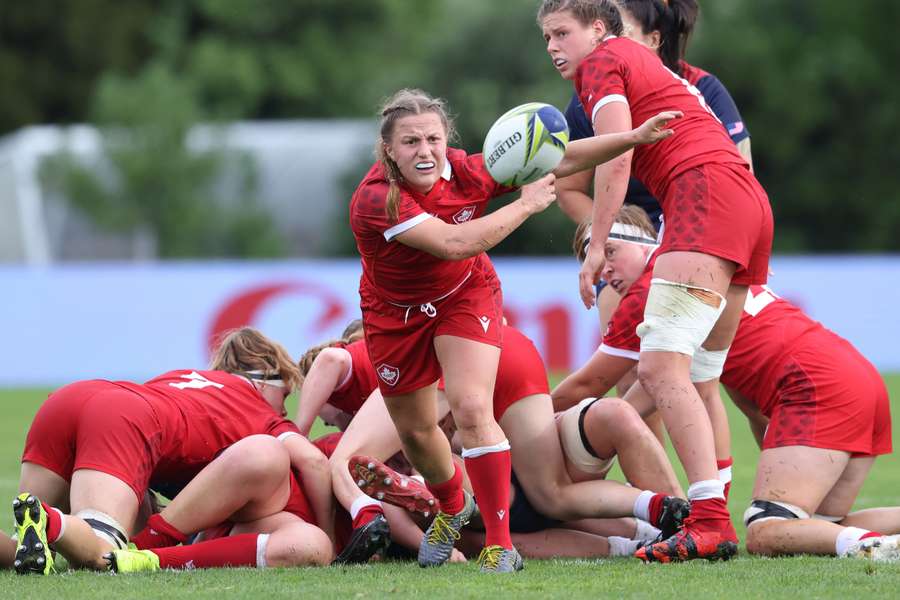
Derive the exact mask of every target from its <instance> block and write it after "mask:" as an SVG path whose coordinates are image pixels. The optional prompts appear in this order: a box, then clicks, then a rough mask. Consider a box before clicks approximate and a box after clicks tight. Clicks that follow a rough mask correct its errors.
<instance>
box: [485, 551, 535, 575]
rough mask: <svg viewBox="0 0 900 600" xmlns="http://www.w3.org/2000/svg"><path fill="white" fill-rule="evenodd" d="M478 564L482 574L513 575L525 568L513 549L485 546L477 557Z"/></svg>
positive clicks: (520, 556)
mask: <svg viewBox="0 0 900 600" xmlns="http://www.w3.org/2000/svg"><path fill="white" fill-rule="evenodd" d="M478 564H479V565H481V572H482V573H515V572H516V571H521V570H522V569H524V568H525V562H524V561H523V560H522V555H521V554H519V551H518V550H516V549H515V548H512V549H509V550H508V549H506V548H504V547H503V546H486V547H484V548H482V550H481V554H479V555H478Z"/></svg>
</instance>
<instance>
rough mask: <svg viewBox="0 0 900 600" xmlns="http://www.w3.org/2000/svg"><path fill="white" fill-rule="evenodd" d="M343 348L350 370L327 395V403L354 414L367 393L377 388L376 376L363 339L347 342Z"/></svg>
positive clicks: (366, 396) (367, 395)
mask: <svg viewBox="0 0 900 600" xmlns="http://www.w3.org/2000/svg"><path fill="white" fill-rule="evenodd" d="M343 349H344V350H346V351H347V352H348V353H349V354H350V371H349V372H348V373H347V376H346V377H345V378H344V380H343V381H341V382H339V384H338V387H337V388H336V389H335V390H334V391H333V392H332V393H331V396H329V397H328V404H330V405H331V406H333V407H335V408H337V409H340V410H342V411H344V412H346V413H350V414H351V415H355V414H356V413H357V411H359V409H360V407H362V405H363V403H364V402H365V401H366V398H368V397H369V394H371V393H372V392H373V391H375V389H376V388H378V377H377V376H376V375H375V367H373V366H372V361H371V360H369V350H368V349H367V348H366V341H365V340H364V339H362V340H357V341H355V342H353V343H351V344H347V345H346V346H343Z"/></svg>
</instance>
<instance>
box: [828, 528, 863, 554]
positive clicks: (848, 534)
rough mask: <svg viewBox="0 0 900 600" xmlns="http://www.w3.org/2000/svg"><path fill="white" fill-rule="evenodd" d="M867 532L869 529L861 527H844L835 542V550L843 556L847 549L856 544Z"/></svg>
mask: <svg viewBox="0 0 900 600" xmlns="http://www.w3.org/2000/svg"><path fill="white" fill-rule="evenodd" d="M867 533H870V532H869V531H868V530H867V529H860V528H859V527H844V528H843V529H841V532H840V533H839V534H838V536H837V540H835V542H834V551H835V553H836V554H837V555H838V556H843V555H844V554H846V553H847V550H849V549H850V546H852V545H853V544H855V543H856V542H858V541H859V540H860V538H861V537H862V536H864V535H866V534H867Z"/></svg>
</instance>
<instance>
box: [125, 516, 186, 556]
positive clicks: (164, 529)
mask: <svg viewBox="0 0 900 600" xmlns="http://www.w3.org/2000/svg"><path fill="white" fill-rule="evenodd" d="M131 541H132V543H134V545H135V546H137V547H138V549H140V550H147V549H152V548H165V547H168V546H177V545H178V544H183V543H184V542H186V541H187V536H186V535H185V534H183V533H181V532H180V531H178V530H177V529H175V528H174V527H172V525H170V524H169V523H168V522H167V521H166V520H165V519H163V517H162V515H161V514H160V513H156V514H153V515H150V518H149V519H147V526H146V527H144V528H143V529H142V530H141V531H140V533H138V534H137V535H135V536H134V537H133V538H131Z"/></svg>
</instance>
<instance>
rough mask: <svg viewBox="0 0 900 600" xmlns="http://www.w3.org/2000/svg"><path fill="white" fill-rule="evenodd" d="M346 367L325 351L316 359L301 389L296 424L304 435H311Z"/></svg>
mask: <svg viewBox="0 0 900 600" xmlns="http://www.w3.org/2000/svg"><path fill="white" fill-rule="evenodd" d="M344 367H345V365H343V364H342V363H341V361H339V360H335V359H333V358H331V355H330V354H326V353H325V352H324V351H323V352H322V354H319V356H317V357H316V360H315V361H314V362H313V366H312V368H310V370H309V374H308V375H307V377H306V379H304V380H303V386H302V387H301V388H300V401H299V404H298V406H297V418H296V420H295V422H296V424H297V428H298V429H299V430H300V433H302V434H303V435H309V430H310V429H311V428H312V424H313V422H314V421H315V420H316V417H317V416H319V412H321V410H322V407H323V406H324V405H325V404H326V403H327V402H328V398H330V397H331V394H332V393H333V392H334V390H335V389H337V387H338V383H340V379H341V375H343V374H344Z"/></svg>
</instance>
